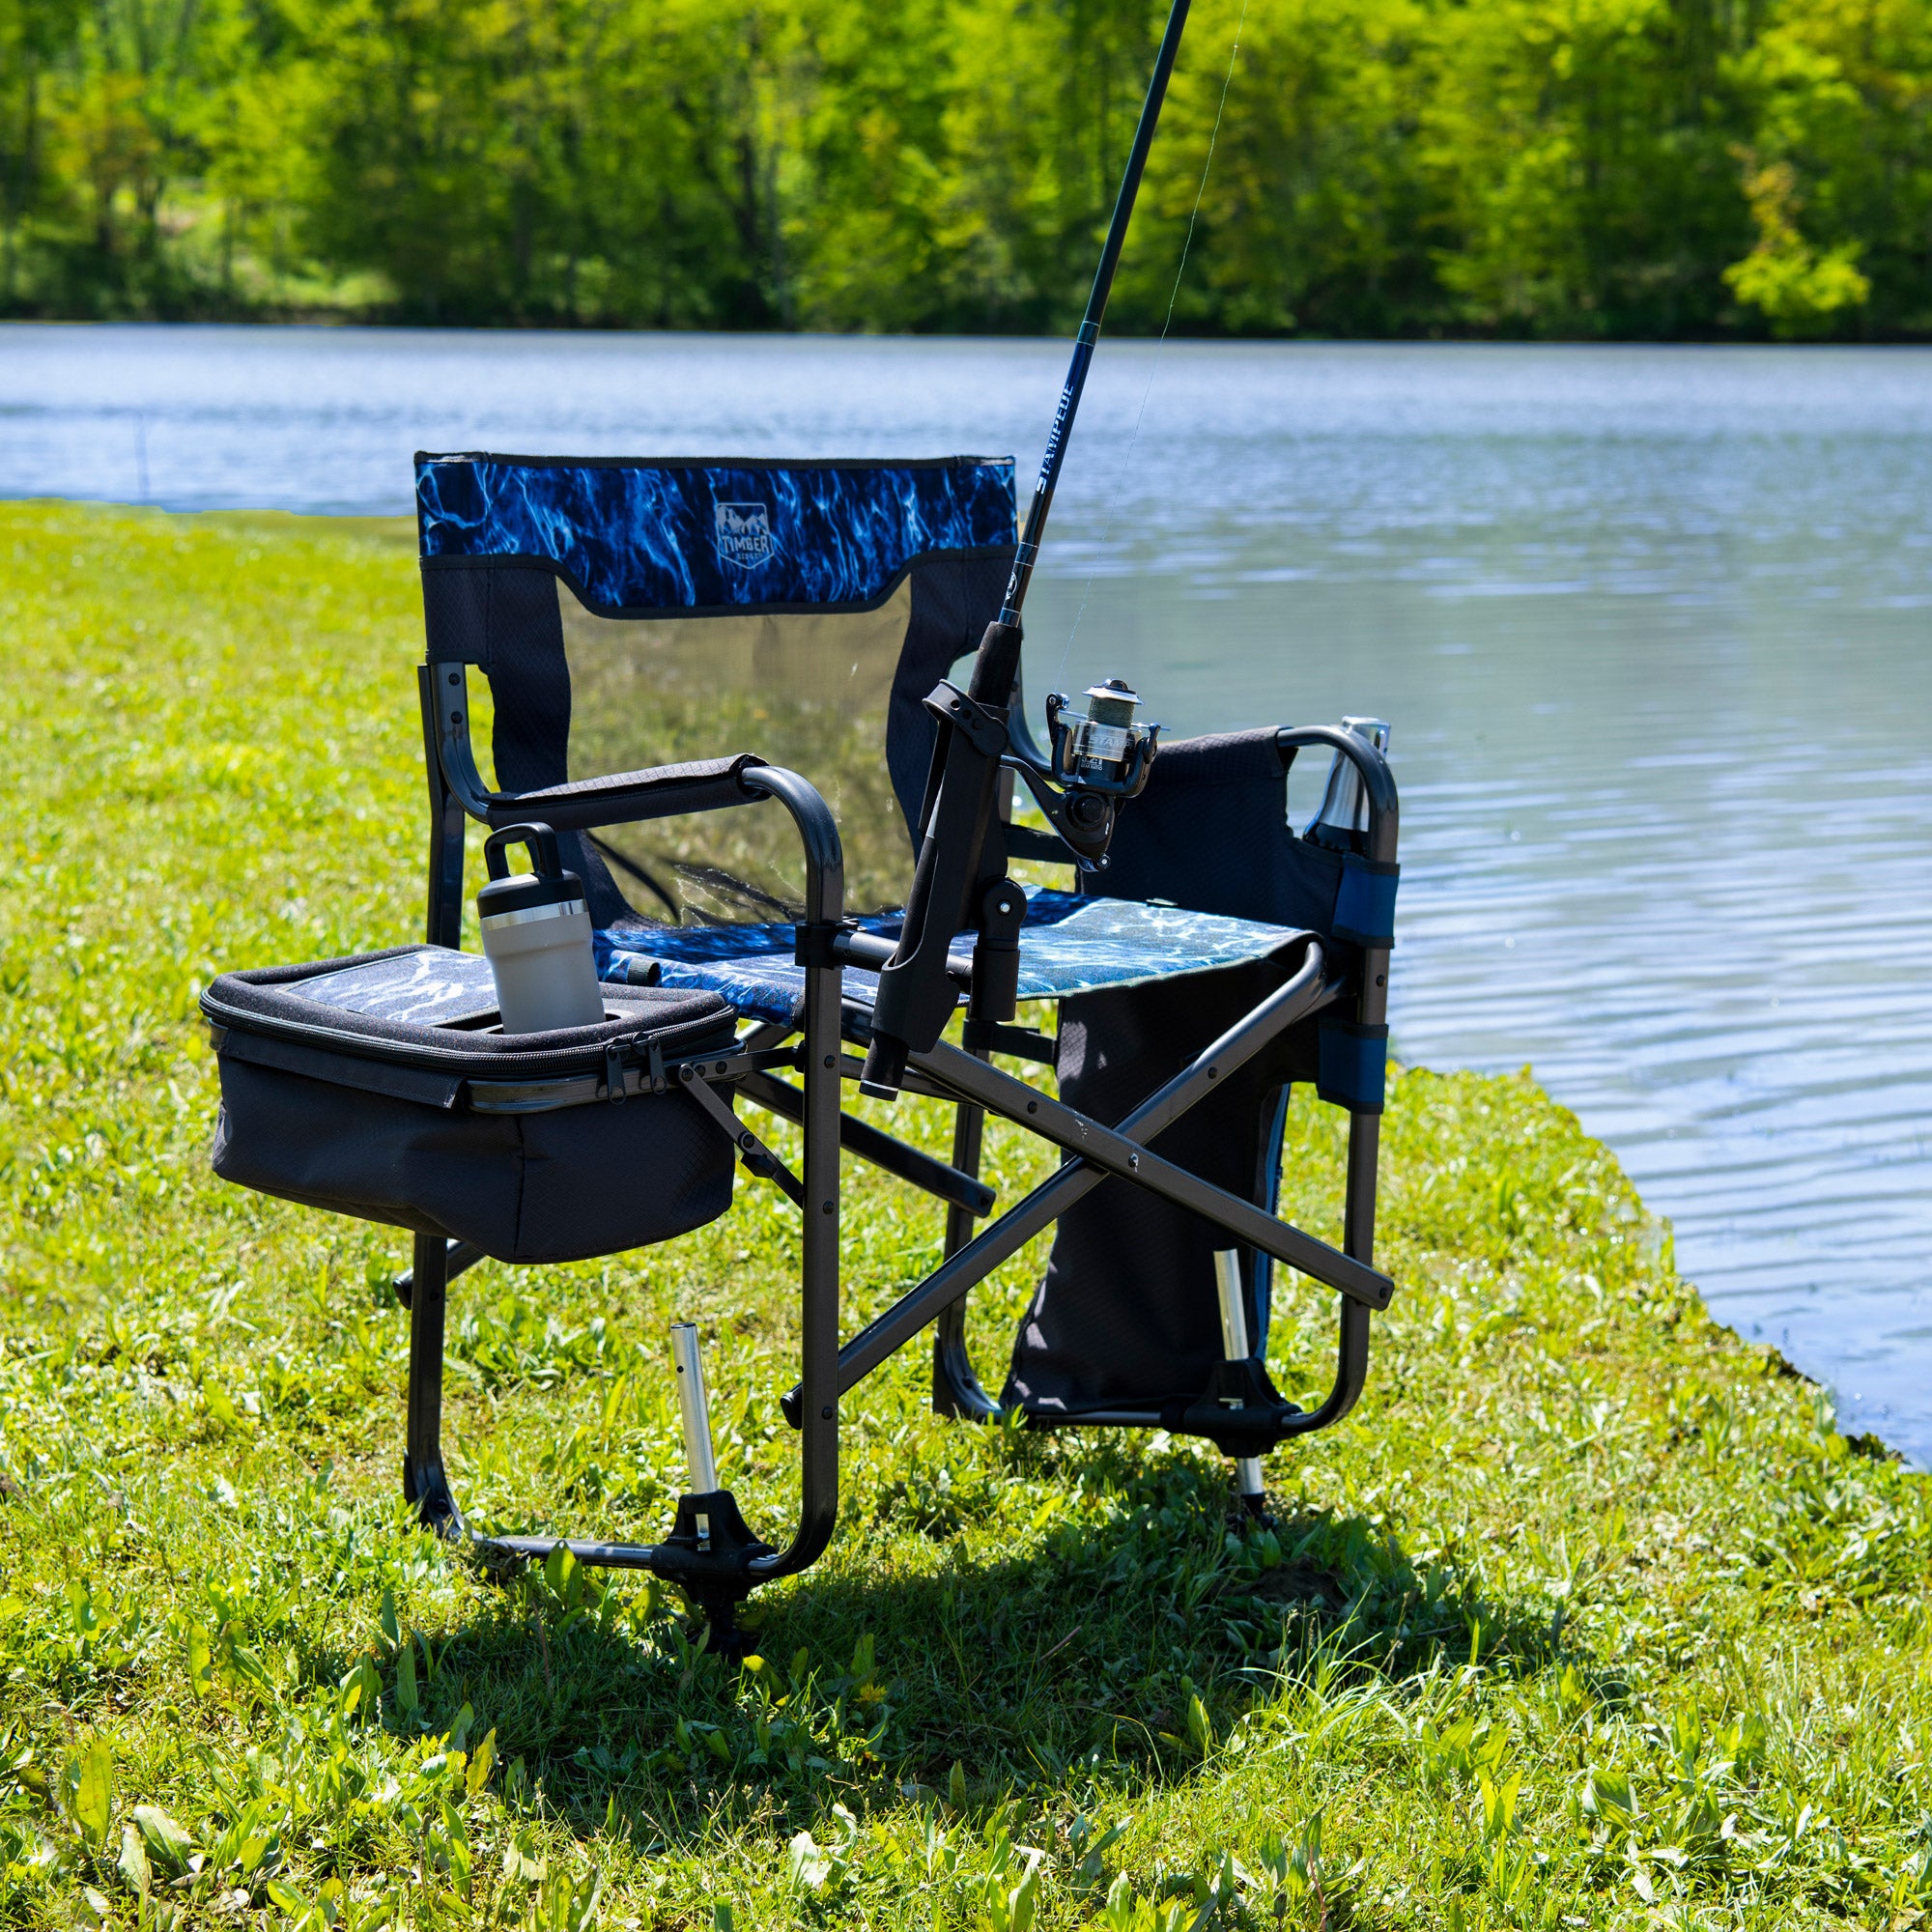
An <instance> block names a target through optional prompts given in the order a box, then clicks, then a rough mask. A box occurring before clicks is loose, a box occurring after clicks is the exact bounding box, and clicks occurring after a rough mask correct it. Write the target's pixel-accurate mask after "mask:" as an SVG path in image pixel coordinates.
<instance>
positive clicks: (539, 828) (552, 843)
mask: <svg viewBox="0 0 1932 1932" xmlns="http://www.w3.org/2000/svg"><path fill="white" fill-rule="evenodd" d="M509 845H527V846H528V847H529V852H530V861H531V864H532V865H533V866H534V867H535V868H536V875H537V877H538V878H540V879H557V878H561V877H562V876H563V855H562V854H561V853H560V852H559V851H558V850H557V847H556V834H555V833H554V832H553V831H552V830H551V829H550V827H549V826H548V825H542V824H539V823H538V822H537V821H535V820H534V819H532V820H531V821H530V823H529V824H527V825H506V826H504V827H503V829H502V830H501V831H500V832H493V833H491V835H490V836H489V838H486V839H484V841H483V863H484V865H485V866H486V867H489V871H490V876H491V877H492V878H493V879H507V878H508V877H509V876H510V862H509V861H508V860H507V859H505V858H504V857H503V850H504V847H505V846H509Z"/></svg>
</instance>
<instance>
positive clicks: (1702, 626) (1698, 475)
mask: <svg viewBox="0 0 1932 1932" xmlns="http://www.w3.org/2000/svg"><path fill="white" fill-rule="evenodd" d="M1064 363H1065V351H1064V349H1063V348H1062V347H1061V346H1059V345H1057V344H1051V343H1034V342H1023V343H1011V342H947V341H867V340H849V339H839V340H828V339H823V338H818V339H810V338H808V339H773V338H746V337H739V338H719V337H648V336H645V337H624V336H559V335H507V334H505V335H481V334H458V333H435V332H420V333H418V332H386V331H368V330H351V329H340V330H309V329H275V330H269V329H224V328H191V329H190V328H181V329H173V328H135V327H128V328H92V327H85V328H84V327H5V328H0V496H20V495H47V494H52V495H60V496H71V497H106V498H113V499H117V500H122V501H141V500H147V501H152V502H156V503H163V504H167V505H170V506H172V507H175V508H182V509H201V508H213V507H216V506H231V505H236V506H271V507H277V508H282V509H288V510H320V511H354V512H361V513H372V512H374V513H389V512H395V513H402V512H405V511H407V510H408V509H409V507H410V497H409V486H410V465H409V459H410V454H411V452H412V450H413V449H416V448H428V449H445V450H446V449H471V448H494V449H508V450H525V451H535V452H551V453H581V454H599V453H634V454H635V453H656V454H692V453H696V454H714V453H721V452H743V453H748V454H759V455H853V456H865V455H885V454H900V455H904V454H915V455H937V454H943V453H947V452H952V451H960V450H965V451H975V452H996V453H1005V452H1008V451H1011V452H1014V453H1015V454H1017V455H1018V456H1019V458H1020V462H1021V469H1022V474H1023V476H1024V477H1030V476H1031V472H1032V468H1033V466H1034V464H1035V463H1036V462H1037V458H1038V451H1039V447H1040V443H1041V440H1042V438H1043V435H1044V431H1045V427H1046V424H1047V422H1048V420H1049V419H1050V416H1051V412H1052V409H1053V404H1054V399H1055V396H1056V393H1057V390H1058V386H1059V383H1060V379H1061V374H1062V371H1063V368H1064ZM1150 379H1151V380H1150ZM1137 421H1138V431H1137V432H1136V423H1137ZM1028 617H1029V635H1030V639H1031V642H1030V645H1029V664H1030V671H1029V677H1030V682H1031V684H1032V687H1033V689H1034V690H1035V691H1036V692H1037V691H1039V690H1041V689H1043V688H1044V687H1045V686H1046V684H1047V683H1049V682H1054V681H1058V682H1062V683H1067V682H1070V683H1071V684H1072V686H1073V687H1074V688H1076V689H1077V688H1078V687H1079V686H1080V685H1082V684H1085V683H1087V682H1089V681H1091V679H1092V678H1094V677H1095V676H1099V675H1104V674H1106V673H1109V672H1121V673H1123V674H1124V675H1126V676H1128V677H1129V678H1131V679H1133V680H1134V681H1135V682H1136V683H1137V684H1138V685H1139V687H1140V688H1141V690H1142V691H1143V692H1145V693H1146V694H1147V695H1148V696H1149V698H1150V700H1151V713H1152V715H1153V716H1155V717H1158V718H1161V719H1162V720H1164V721H1165V722H1166V723H1167V725H1169V726H1170V728H1171V729H1176V730H1183V731H1184V730H1195V729H1204V728H1210V727H1216V726H1225V725H1236V724H1242V723H1258V722H1264V721H1265V722H1287V721H1294V722H1312V721H1320V720H1332V719H1334V718H1337V717H1339V716H1340V715H1342V714H1343V713H1344V712H1371V713H1375V714H1377V715H1378V716H1381V717H1384V718H1388V719H1390V720H1392V721H1393V723H1394V725H1395V741H1394V753H1395V757H1396V765H1397V770H1398V774H1399V777H1400V779H1401V781H1402V786H1403V801H1404V814H1403V820H1404V852H1403V857H1404V861H1405V865H1404V878H1403V888H1402V908H1401V911H1402V917H1401V921H1400V927H1399V929H1400V935H1401V944H1400V951H1399V953H1398V957H1397V969H1398V970H1397V973H1396V977H1395V980H1394V983H1393V1019H1394V1023H1395V1032H1396V1042H1397V1047H1398V1050H1399V1051H1400V1052H1401V1053H1402V1055H1403V1056H1404V1057H1405V1058H1407V1059H1410V1060H1413V1061H1417V1062H1421V1063H1424V1064H1427V1065H1435V1066H1444V1067H1446V1066H1459V1065H1460V1066H1477V1067H1510V1068H1513V1067H1518V1066H1521V1065H1532V1066H1533V1067H1534V1068H1535V1070H1536V1073H1537V1074H1538V1076H1539V1077H1540V1078H1541V1079H1542V1080H1543V1081H1544V1082H1545V1083H1546V1085H1548V1088H1549V1089H1550V1090H1551V1091H1552V1092H1553V1093H1554V1094H1557V1095H1558V1096H1559V1097H1560V1098H1561V1099H1563V1100H1564V1101H1565V1102H1567V1103H1568V1104H1569V1105H1570V1106H1572V1107H1574V1108H1575V1109H1576V1110H1577V1113H1578V1114H1579V1115H1580V1116H1581V1118H1582V1120H1583V1122H1584V1123H1585V1124H1586V1125H1587V1126H1588V1127H1589V1128H1590V1129H1591V1130H1592V1131H1593V1132H1595V1133H1597V1134H1600V1135H1602V1136H1603V1137H1604V1138H1605V1139H1606V1140H1607V1141H1609V1142H1610V1143H1611V1145H1612V1146H1613V1147H1615V1149H1616V1150H1617V1151H1618V1153H1619V1154H1620V1155H1621V1156H1622V1158H1623V1160H1624V1162H1625V1163H1626V1165H1627V1166H1628V1168H1629V1169H1630V1171H1631V1173H1632V1174H1633V1175H1634V1178H1635V1179H1636V1180H1637V1181H1638V1183H1639V1185H1640V1186H1641V1187H1642V1189H1643V1192H1644V1195H1645V1198H1646V1200H1647V1201H1648V1202H1649V1203H1650V1205H1651V1206H1652V1207H1653V1208H1655V1209H1657V1210H1658V1211H1659V1212H1661V1213H1663V1214H1666V1215H1668V1216H1669V1217H1670V1219H1671V1221H1672V1222H1673V1224H1674V1226H1675V1229H1676V1239H1677V1257H1678V1262H1679V1264H1680V1266H1681V1267H1682V1268H1683V1269H1684V1270H1685V1272H1686V1273H1687V1274H1688V1275H1690V1277H1691V1278H1692V1279H1694V1280H1695V1281H1696V1282H1697V1283H1698V1285H1699V1286H1700V1287H1701V1288H1702V1290H1703V1292H1704V1293H1705V1295H1706V1297H1707V1298H1708V1300H1709V1302H1710V1305H1711V1307H1712V1309H1713V1311H1714V1312H1715V1313H1716V1314H1717V1315H1718V1316H1719V1318H1720V1319H1722V1320H1724V1321H1729V1322H1731V1323H1733V1324H1734V1325H1735V1326H1736V1327H1738V1328H1739V1329H1740V1330H1741V1331H1743V1332H1744V1333H1745V1334H1747V1335H1749V1336H1752V1337H1754V1338H1761V1339H1764V1340H1768V1341H1771V1342H1775V1343H1776V1345H1777V1346H1778V1347H1779V1348H1780V1349H1782V1350H1784V1351H1785V1352H1786V1353H1787V1354H1788V1355H1789V1356H1790V1357H1791V1358H1792V1359H1793V1360H1794V1361H1796V1362H1797V1363H1798V1364H1799V1365H1800V1366H1801V1367H1802V1368H1804V1370H1806V1371H1807V1372H1808V1373H1810V1374H1811V1375H1814V1376H1816V1377H1818V1378H1821V1379H1822V1380H1825V1381H1827V1382H1829V1383H1830V1384H1831V1385H1832V1387H1833V1391H1834V1393H1835V1395H1836V1397H1837V1400H1838V1405H1839V1413H1840V1417H1841V1419H1842V1421H1843V1422H1844V1424H1845V1426H1847V1427H1848V1428H1854V1429H1861V1428H1862V1429H1874V1430H1876V1431H1878V1432H1879V1433H1880V1434H1881V1435H1884V1436H1885V1437H1886V1438H1887V1439H1888V1440H1889V1442H1891V1443H1893V1444H1894V1445H1895V1446H1897V1447H1898V1448H1899V1449H1901V1450H1902V1451H1904V1452H1905V1453H1906V1454H1907V1455H1909V1456H1910V1457H1912V1458H1913V1460H1915V1461H1916V1462H1918V1463H1921V1464H1922V1463H1928V1462H1932V973H1928V968H1932V652H1928V650H1927V640H1928V624H1932V354H1928V353H1925V352H1919V351H1912V350H1887V351H1858V350H1850V351H1837V350H1829V351H1799V350H1729V349H1720V350H1708V349H1683V350H1624V349H1566V348H1539V349H1521V348H1493V349H1492V348H1473V347H1468V348H1465V347H1380V346H1360V347H1327V346H1320V345H1266V346H1245V345H1202V344H1185V345H1176V344H1170V345H1169V346H1168V347H1167V348H1166V349H1165V350H1162V351H1159V352H1156V351H1155V350H1153V349H1152V348H1151V347H1150V346H1147V345H1137V344H1109V345H1108V346H1106V347H1105V348H1104V350H1103V352H1102V354H1101V355H1100V358H1099V361H1098V363H1097V365H1096V368H1095V373H1094V380H1093V383H1092V384H1091V386H1090V389H1089V393H1088V401H1087V404H1086V407H1085V410H1084V412H1083V414H1082V417H1081V421H1080V427H1079V431H1078V434H1077V436H1076V439H1075V441H1074V444H1073V453H1072V456H1071V458H1070V461H1069V465H1068V469H1067V473H1066V477H1065V483H1064V485H1063V487H1062V490H1061V495H1060V498H1059V501H1058V503H1057V505H1056V510H1055V519H1054V526H1053V529H1052V532H1051V536H1050V540H1049V544H1048V547H1047V552H1046V561H1045V564H1044V566H1043V569H1042V571H1041V574H1040V576H1039V578H1038V579H1037V581H1036V588H1035V592H1034V596H1033V598H1032V600H1031V602H1030V605H1029V610H1028Z"/></svg>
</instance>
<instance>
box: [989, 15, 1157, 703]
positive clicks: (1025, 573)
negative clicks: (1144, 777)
mask: <svg viewBox="0 0 1932 1932" xmlns="http://www.w3.org/2000/svg"><path fill="white" fill-rule="evenodd" d="M1188 4H1189V0H1174V10H1173V12H1172V13H1170V14H1168V16H1167V31H1166V32H1165V33H1164V34H1163V35H1162V36H1161V40H1160V51H1159V53H1158V54H1156V55H1155V57H1154V64H1153V77H1152V79H1151V80H1150V81H1149V82H1148V91H1147V99H1145V100H1144V101H1142V103H1141V119H1140V126H1139V127H1137V128H1135V129H1134V145H1133V146H1132V148H1130V149H1129V150H1128V151H1127V165H1126V170H1125V172H1124V173H1123V174H1122V176H1121V191H1120V193H1119V194H1118V195H1116V196H1115V197H1114V218H1113V219H1112V220H1111V221H1110V222H1109V223H1108V224H1107V242H1106V246H1105V247H1103V248H1102V249H1101V250H1100V266H1099V267H1098V268H1097V269H1095V270H1094V288H1093V292H1092V294H1090V295H1089V296H1088V298H1087V313H1086V315H1085V316H1084V317H1083V318H1082V320H1081V323H1080V333H1079V334H1078V335H1077V336H1076V337H1075V338H1074V341H1073V360H1072V362H1071V363H1070V364H1069V365H1068V367H1067V371H1066V383H1065V386H1064V387H1063V388H1062V389H1061V392H1060V408H1059V409H1058V410H1057V411H1056V412H1054V417H1053V429H1052V431H1051V433H1050V434H1049V435H1048V437H1047V439H1046V454H1045V455H1044V456H1043V457H1041V458H1040V464H1039V480H1038V481H1037V483H1035V485H1034V488H1033V501H1032V503H1031V504H1029V505H1028V507H1027V520H1026V528H1025V529H1024V530H1023V531H1021V533H1020V544H1019V549H1018V550H1017V551H1015V552H1014V554H1013V570H1012V575H1011V576H1010V577H1009V579H1008V580H1007V595H1006V603H1005V606H1004V608H1003V609H1002V610H1001V611H1000V622H1001V623H1002V624H1010V625H1012V626H1014V627H1015V628H1017V627H1018V625H1019V621H1020V608H1021V606H1022V605H1024V604H1025V602H1026V594H1027V584H1028V582H1030V581H1031V580H1032V577H1033V566H1034V559H1035V558H1036V557H1037V556H1038V554H1039V544H1040V538H1041V537H1042V536H1043V535H1044V534H1045V530H1046V513H1047V511H1048V510H1049V509H1051V508H1052V507H1053V492H1054V488H1055V486H1056V485H1057V484H1058V483H1059V481H1060V466H1061V464H1062V462H1063V461H1064V460H1065V455H1066V442H1067V439H1068V438H1069V437H1070V436H1071V435H1072V433H1073V417H1074V414H1075V412H1077V411H1078V409H1079V408H1080V392H1081V390H1082V389H1084V388H1085V387H1086V385H1087V370H1088V365H1089V364H1090V363H1092V361H1093V360H1094V344H1095V343H1097V342H1098V341H1099V339H1100V323H1101V319H1102V318H1103V317H1104V316H1105V315H1106V313H1107V298H1108V296H1110V295H1111V294H1112V293H1113V288H1114V270H1116V269H1117V268H1119V267H1120V262H1121V250H1122V247H1124V246H1125V245H1126V240H1127V223H1128V222H1129V221H1130V220H1131V219H1132V218H1133V213H1134V200H1135V197H1136V196H1137V195H1138V194H1139V193H1140V186H1141V176H1142V175H1143V174H1144V173H1145V172H1146V170H1147V158H1148V151H1149V150H1150V149H1151V147H1152V146H1153V130H1154V128H1155V126H1156V124H1157V123H1158V122H1159V120H1160V109H1161V103H1162V102H1163V101H1164V100H1165V99H1167V83H1168V80H1169V78H1170V76H1171V75H1172V74H1173V72H1174V63H1175V59H1176V56H1177V55H1179V52H1180V35H1181V30H1182V29H1183V28H1184V27H1185V26H1186V25H1187V9H1188ZM995 701H997V702H1004V701H1005V700H1004V699H999V700H995Z"/></svg>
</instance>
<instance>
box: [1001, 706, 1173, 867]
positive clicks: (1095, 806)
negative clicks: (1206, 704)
mask: <svg viewBox="0 0 1932 1932" xmlns="http://www.w3.org/2000/svg"><path fill="white" fill-rule="evenodd" d="M1085 696H1086V699H1087V713H1086V716H1085V717H1081V718H1069V717H1068V716H1067V715H1066V710H1065V707H1066V705H1067V703H1068V702H1069V700H1068V699H1067V697H1066V696H1065V694H1064V693H1062V692H1058V691H1055V692H1049V693H1048V694H1047V699H1046V733H1047V741H1048V743H1049V744H1050V745H1051V747H1052V751H1051V753H1050V755H1049V757H1048V759H1047V761H1046V762H1045V764H1044V765H1043V766H1042V765H1041V764H1040V763H1039V762H1037V760H1035V759H1033V758H1029V757H1027V756H1026V755H1025V754H1024V753H1020V754H1017V755H1010V754H1009V756H1007V757H1006V758H1003V759H1002V760H1001V763H1003V764H1005V765H1007V766H1009V768H1010V769H1011V770H1013V771H1016V772H1018V773H1019V775H1020V776H1021V777H1022V778H1023V779H1025V780H1026V781H1027V789H1028V790H1029V791H1031V792H1032V793H1033V795H1034V798H1035V799H1036V800H1037V802H1038V805H1039V809H1040V810H1041V811H1043V812H1044V813H1045V814H1046V817H1047V822H1048V823H1049V824H1051V825H1052V827H1053V829H1054V830H1055V831H1056V832H1057V833H1059V835H1060V837H1061V838H1063V839H1064V840H1065V843H1066V845H1067V848H1068V849H1069V850H1070V851H1071V852H1072V854H1073V856H1074V860H1075V862H1076V863H1077V864H1078V866H1079V867H1080V869H1081V870H1082V871H1083V872H1097V871H1099V870H1100V869H1101V868H1102V867H1105V865H1106V863H1107V847H1108V845H1109V844H1110V843H1112V841H1113V837H1114V824H1115V820H1116V819H1117V818H1118V817H1119V815H1120V809H1121V807H1122V805H1123V804H1124V803H1125V802H1126V801H1127V800H1128V799H1130V798H1135V797H1138V796H1139V794H1140V792H1141V791H1142V790H1143V788H1144V787H1145V786H1146V784H1147V781H1148V774H1149V773H1150V772H1151V770H1152V769H1153V759H1154V753H1155V752H1156V751H1157V750H1158V749H1159V743H1160V726H1159V725H1137V724H1136V723H1135V722H1134V713H1135V712H1136V711H1137V710H1138V709H1139V708H1140V701H1141V700H1140V695H1139V693H1137V692H1136V691H1135V690H1134V688H1133V687H1132V686H1131V685H1130V684H1128V683H1127V682H1126V680H1125V679H1124V678H1118V677H1110V678H1108V679H1107V681H1106V682H1105V683H1104V684H1095V685H1091V686H1090V687H1089V688H1088V690H1087V692H1086V693H1085Z"/></svg>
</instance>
